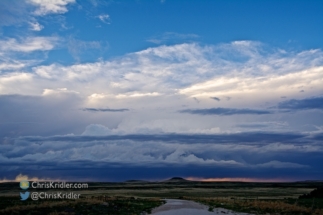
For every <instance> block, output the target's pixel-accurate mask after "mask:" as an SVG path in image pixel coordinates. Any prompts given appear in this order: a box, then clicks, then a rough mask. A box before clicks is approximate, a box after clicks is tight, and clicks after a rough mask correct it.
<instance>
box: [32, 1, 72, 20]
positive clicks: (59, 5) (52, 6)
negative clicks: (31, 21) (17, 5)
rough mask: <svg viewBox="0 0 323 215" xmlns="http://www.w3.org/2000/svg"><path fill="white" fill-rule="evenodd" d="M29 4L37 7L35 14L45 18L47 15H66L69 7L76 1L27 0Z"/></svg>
mask: <svg viewBox="0 0 323 215" xmlns="http://www.w3.org/2000/svg"><path fill="white" fill-rule="evenodd" d="M27 2H29V3H31V4H33V5H35V6H37V9H36V10H35V12H34V14H35V15H38V16H44V15H47V14H53V13H54V14H55V13H59V14H62V13H66V12H67V11H68V10H67V5H68V4H71V3H74V2H75V0H27Z"/></svg>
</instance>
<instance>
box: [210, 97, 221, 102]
mask: <svg viewBox="0 0 323 215" xmlns="http://www.w3.org/2000/svg"><path fill="white" fill-rule="evenodd" d="M210 99H213V100H216V101H220V100H221V99H219V98H218V97H210Z"/></svg>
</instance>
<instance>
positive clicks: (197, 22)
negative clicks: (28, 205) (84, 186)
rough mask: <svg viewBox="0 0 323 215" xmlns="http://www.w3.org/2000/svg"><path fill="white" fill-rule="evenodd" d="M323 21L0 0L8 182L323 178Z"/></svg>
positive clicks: (222, 0)
mask: <svg viewBox="0 0 323 215" xmlns="http://www.w3.org/2000/svg"><path fill="white" fill-rule="evenodd" d="M322 11H323V1H321V0H317V1H315V0H306V1H305V0H295V1H278V0H271V1H269V0H263V1H258V0H244V1H241V0H239V1H238V0H216V1H207V0H201V1H195V0H187V1H180V0H149V1H148V0H128V1H121V0H119V1H118V0H111V1H108V0H107V1H101V0H88V1H81V0H24V1H23V0H19V1H18V0H14V1H12V0H1V1H0V163H1V165H0V181H10V180H17V178H20V177H21V176H24V177H27V178H29V179H39V180H70V181H71V180H72V181H125V180H134V179H140V180H150V181H156V180H164V179H168V178H170V177H174V176H176V177H184V178H188V179H194V180H204V181H212V180H213V181H214V180H215V181H216V180H219V181H223V180H229V181H232V180H243V181H301V180H323V166H322V165H321V164H322V163H323V39H322V35H323V13H322Z"/></svg>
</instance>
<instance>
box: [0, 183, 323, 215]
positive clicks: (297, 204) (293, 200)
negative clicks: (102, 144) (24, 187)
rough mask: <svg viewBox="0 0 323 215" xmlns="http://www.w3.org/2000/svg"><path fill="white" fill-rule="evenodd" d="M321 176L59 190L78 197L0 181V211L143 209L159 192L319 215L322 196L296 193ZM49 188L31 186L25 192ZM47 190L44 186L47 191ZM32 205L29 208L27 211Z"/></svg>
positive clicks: (244, 208) (212, 203)
mask: <svg viewBox="0 0 323 215" xmlns="http://www.w3.org/2000/svg"><path fill="white" fill-rule="evenodd" d="M322 186H323V183H322V182H298V183H241V182H191V181H185V180H169V181H164V182H143V181H131V182H125V183H89V188H88V189H82V190H59V191H62V192H63V191H72V192H74V193H79V194H81V197H82V198H81V199H79V200H39V201H32V200H27V201H20V197H19V192H21V189H20V188H19V184H18V183H3V184H0V214H52V215H54V214H74V215H76V214H79V215H80V214H144V213H146V212H147V213H149V212H150V211H151V209H152V208H154V207H157V206H159V205H161V204H163V200H162V199H163V198H181V199H188V200H193V201H197V202H201V203H203V204H205V205H208V206H209V207H210V210H212V209H213V208H215V207H223V208H228V209H232V210H235V211H241V212H252V213H254V214H282V215H283V214H284V215H285V214H286V215H287V214H288V215H292V214H295V215H297V214H303V215H310V214H315V215H321V214H322V215H323V198H306V199H299V196H301V195H303V194H308V193H310V192H311V191H313V190H314V189H315V188H318V187H322ZM37 191H38V192H40V191H49V190H46V189H31V190H30V192H37ZM52 191H53V190H50V192H52ZM29 211H32V213H29Z"/></svg>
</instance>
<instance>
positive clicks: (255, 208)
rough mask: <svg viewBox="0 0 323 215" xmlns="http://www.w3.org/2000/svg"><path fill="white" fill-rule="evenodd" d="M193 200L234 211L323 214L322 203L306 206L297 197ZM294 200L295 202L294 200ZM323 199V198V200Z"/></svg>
mask: <svg viewBox="0 0 323 215" xmlns="http://www.w3.org/2000/svg"><path fill="white" fill-rule="evenodd" d="M183 199H187V200H193V201H196V202H200V203H202V204H205V205H208V206H209V208H212V209H213V208H216V207H222V208H227V209H230V210H233V211H239V212H249V213H254V214H280V215H323V209H322V205H321V203H320V204H318V205H315V206H314V205H312V207H306V204H304V202H302V203H300V202H301V201H299V200H297V199H289V200H257V199H231V198H194V197H193V198H192V197H183ZM292 201H293V202H292ZM321 201H322V200H321Z"/></svg>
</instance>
